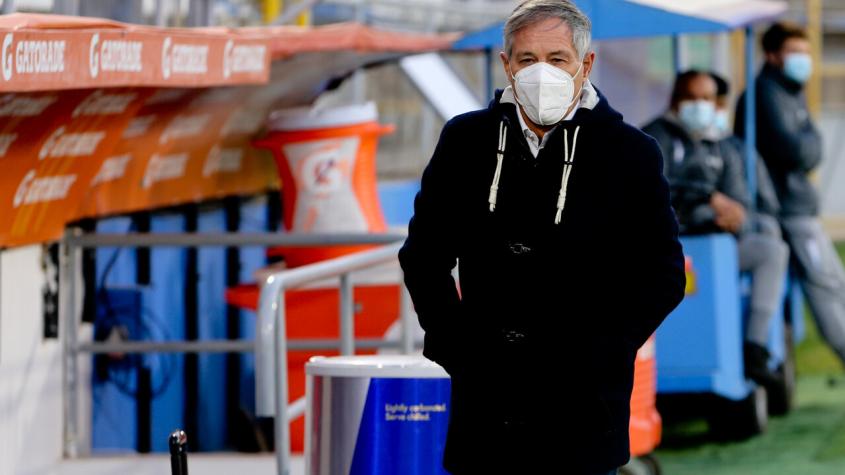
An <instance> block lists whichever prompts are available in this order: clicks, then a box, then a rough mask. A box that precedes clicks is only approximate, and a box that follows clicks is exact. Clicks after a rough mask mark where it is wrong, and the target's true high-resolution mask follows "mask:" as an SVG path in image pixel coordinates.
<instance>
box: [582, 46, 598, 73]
mask: <svg viewBox="0 0 845 475" xmlns="http://www.w3.org/2000/svg"><path fill="white" fill-rule="evenodd" d="M595 62H596V52H595V51H590V52H589V53H587V55H586V56H584V70H583V71H582V74H583V75H584V79H590V73H591V72H593V65H594V64H595Z"/></svg>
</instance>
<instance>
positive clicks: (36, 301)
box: [0, 246, 62, 475]
mask: <svg viewBox="0 0 845 475" xmlns="http://www.w3.org/2000/svg"><path fill="white" fill-rule="evenodd" d="M41 253H42V248H41V246H28V247H23V248H19V249H11V250H5V251H2V253H0V475H23V474H33V475H34V474H44V473H50V471H51V468H52V467H54V466H55V464H56V462H57V461H58V460H59V459H60V457H61V453H62V418H61V415H62V391H61V364H60V363H61V361H60V355H61V346H60V343H59V341H58V340H44V339H43V338H42V334H43V330H42V325H43V322H42V311H41V310H42V297H41V288H42V285H43V284H44V282H45V275H44V271H43V270H42V266H41Z"/></svg>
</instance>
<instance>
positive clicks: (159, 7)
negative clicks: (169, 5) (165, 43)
mask: <svg viewBox="0 0 845 475" xmlns="http://www.w3.org/2000/svg"><path fill="white" fill-rule="evenodd" d="M155 8H156V14H155V25H156V26H162V27H164V26H167V15H166V14H165V12H164V0H156V3H155Z"/></svg>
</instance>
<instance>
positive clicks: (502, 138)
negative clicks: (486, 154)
mask: <svg viewBox="0 0 845 475" xmlns="http://www.w3.org/2000/svg"><path fill="white" fill-rule="evenodd" d="M507 139H508V127H507V126H506V125H505V121H502V122H499V151H498V153H497V154H496V174H495V175H493V184H492V185H490V197H489V198H487V201H488V202H489V203H490V212H491V213H492V212H493V211H494V210H495V209H496V198H497V195H498V194H499V180H500V179H501V178H502V162H503V161H504V159H505V145H506V143H507Z"/></svg>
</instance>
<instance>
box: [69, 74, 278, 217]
mask: <svg viewBox="0 0 845 475" xmlns="http://www.w3.org/2000/svg"><path fill="white" fill-rule="evenodd" d="M249 95H250V90H249V89H243V88H227V89H210V90H201V91H198V90H174V89H162V90H159V91H158V92H157V93H155V94H154V95H152V96H150V97H149V98H148V99H147V104H146V105H144V106H143V107H142V108H141V109H140V110H139V111H138V113H137V116H136V117H135V119H134V120H133V121H132V122H131V123H130V124H129V126H128V127H127V129H126V130H125V131H124V133H123V136H122V138H121V140H120V141H119V142H118V143H117V145H116V147H115V148H114V150H113V151H112V153H111V154H110V156H109V157H106V158H105V160H104V161H103V163H102V166H101V170H100V171H99V172H98V173H97V175H96V177H95V179H94V180H93V182H92V183H91V187H90V191H89V193H90V195H89V196H88V197H87V198H86V200H85V207H84V208H83V210H82V212H81V215H82V216H102V215H108V214H116V213H125V212H131V211H138V210H143V209H150V208H160V207H166V206H172V205H177V204H182V203H188V202H195V201H200V200H203V199H213V198H218V197H223V196H228V195H232V194H243V193H254V192H258V191H262V190H267V189H271V188H274V187H277V186H278V180H277V178H276V176H277V174H276V170H275V165H274V164H273V161H272V159H271V158H270V157H269V156H266V155H265V154H263V153H261V152H260V151H257V150H255V149H253V147H252V146H251V144H250V141H251V137H252V136H253V135H254V134H255V132H256V131H257V130H259V129H260V128H261V126H262V125H263V123H264V117H265V116H266V107H267V105H264V106H263V107H260V108H259V107H258V106H257V105H253V104H251V103H250V101H249V100H248V99H249Z"/></svg>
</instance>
